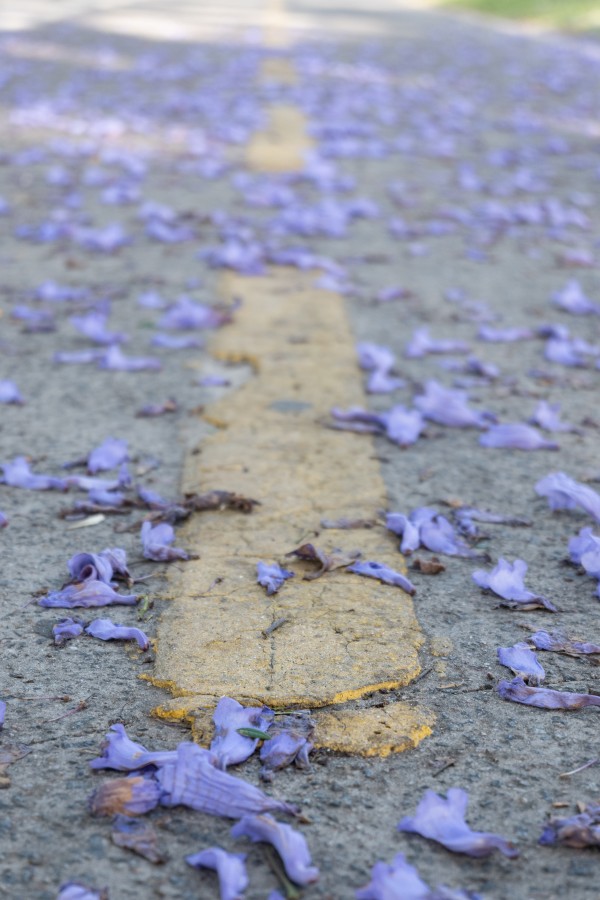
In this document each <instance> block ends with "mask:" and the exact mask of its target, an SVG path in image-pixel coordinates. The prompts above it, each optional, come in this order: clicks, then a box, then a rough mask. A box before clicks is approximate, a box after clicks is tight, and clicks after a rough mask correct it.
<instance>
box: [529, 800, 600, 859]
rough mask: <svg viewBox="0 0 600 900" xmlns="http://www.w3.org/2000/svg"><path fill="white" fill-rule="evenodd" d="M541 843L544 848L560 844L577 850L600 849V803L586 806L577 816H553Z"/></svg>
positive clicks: (545, 828)
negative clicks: (586, 848)
mask: <svg viewBox="0 0 600 900" xmlns="http://www.w3.org/2000/svg"><path fill="white" fill-rule="evenodd" d="M580 809H581V807H580ZM539 843H540V844H542V845H544V846H552V845H554V844H560V845H561V846H563V847H574V848H575V849H577V850H582V849H583V848H585V847H600V803H588V804H586V805H585V806H584V807H583V809H582V810H581V812H580V813H578V815H576V816H568V817H566V818H563V817H558V816H557V817H554V816H553V817H552V818H551V819H550V821H549V822H548V823H547V824H546V825H545V827H544V830H543V832H542V836H541V837H540V840H539Z"/></svg>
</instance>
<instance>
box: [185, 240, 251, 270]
mask: <svg viewBox="0 0 600 900" xmlns="http://www.w3.org/2000/svg"><path fill="white" fill-rule="evenodd" d="M199 256H201V257H202V258H203V259H206V261H207V262H208V265H209V266H212V267H213V268H216V269H234V270H235V271H236V272H241V273H242V274H244V275H262V273H263V272H264V270H265V249H264V247H263V246H262V245H261V244H259V243H258V242H256V241H242V240H239V239H237V238H235V237H231V238H227V239H226V240H224V241H223V242H222V243H221V244H220V245H219V246H218V247H210V248H208V249H207V250H202V251H200V254H199Z"/></svg>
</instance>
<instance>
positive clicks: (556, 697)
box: [498, 677, 600, 709]
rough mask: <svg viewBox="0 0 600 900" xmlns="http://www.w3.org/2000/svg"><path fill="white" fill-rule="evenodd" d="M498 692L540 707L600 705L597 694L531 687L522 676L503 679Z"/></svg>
mask: <svg viewBox="0 0 600 900" xmlns="http://www.w3.org/2000/svg"><path fill="white" fill-rule="evenodd" d="M498 693H499V694H500V696H501V697H502V699H503V700H512V702H513V703H524V704H525V706H537V707H539V708H540V709H583V708H584V707H586V706H600V697H598V696H597V695H596V694H575V693H573V692H571V691H553V690H551V689H550V688H540V687H529V686H528V685H526V684H525V682H524V681H523V679H522V678H519V677H517V678H513V680H512V681H501V682H500V683H499V684H498Z"/></svg>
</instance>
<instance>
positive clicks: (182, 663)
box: [152, 3, 433, 756]
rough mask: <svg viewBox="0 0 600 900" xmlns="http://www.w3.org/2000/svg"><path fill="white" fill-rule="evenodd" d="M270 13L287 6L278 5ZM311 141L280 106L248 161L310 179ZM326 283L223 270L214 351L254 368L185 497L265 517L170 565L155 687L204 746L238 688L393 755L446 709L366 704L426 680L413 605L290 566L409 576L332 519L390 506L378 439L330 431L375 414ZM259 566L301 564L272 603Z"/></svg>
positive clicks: (224, 406) (214, 527)
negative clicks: (348, 419)
mask: <svg viewBox="0 0 600 900" xmlns="http://www.w3.org/2000/svg"><path fill="white" fill-rule="evenodd" d="M272 8H273V9H275V10H276V12H277V15H279V12H281V11H282V8H281V4H279V3H275V4H274V5H273V7H272ZM286 71H287V69H286V63H285V60H281V59H278V60H272V61H271V66H270V68H269V66H267V67H266V69H264V70H263V76H264V77H279V76H281V75H282V74H284V73H285V72H286ZM277 73H279V76H277ZM309 146H310V142H309V140H308V138H307V134H306V121H305V119H304V117H303V115H302V113H301V112H300V110H298V109H295V108H293V107H284V106H274V107H271V108H270V110H269V126H268V128H267V131H266V132H265V133H262V134H257V135H255V136H254V138H253V139H252V141H251V142H250V144H249V146H248V147H247V150H246V162H247V164H248V166H249V167H250V168H252V169H254V170H255V171H264V172H280V171H295V170H297V169H299V168H301V167H302V165H303V163H304V154H305V153H306V150H307V149H308V148H309ZM315 278H316V273H314V272H311V273H299V272H297V271H295V270H292V269H284V268H273V269H271V270H270V271H269V274H268V275H266V276H264V277H260V278H257V277H247V276H240V275H234V274H230V273H229V274H225V275H223V276H222V279H221V285H220V293H221V294H222V295H223V297H224V298H227V299H228V298H230V297H232V296H236V297H241V298H242V301H243V302H242V306H241V308H240V310H239V311H238V313H237V314H236V318H235V322H234V323H233V325H231V326H229V327H227V328H226V329H223V330H221V331H220V332H219V333H218V334H217V335H216V336H215V338H214V341H213V343H212V345H211V351H212V353H213V354H214V355H215V356H217V357H219V358H221V359H225V360H231V361H232V362H236V361H240V360H244V361H251V363H252V369H253V374H252V376H251V377H250V378H249V380H248V381H247V383H246V384H245V385H244V386H243V387H242V388H240V389H238V390H236V391H232V392H231V393H229V394H227V395H226V396H225V398H224V399H223V400H221V401H220V402H219V403H217V404H215V405H214V406H212V407H211V408H210V410H209V411H208V414H207V416H206V418H207V419H208V420H209V421H210V422H211V423H212V424H213V425H214V426H215V431H214V433H213V434H212V435H211V436H209V437H208V438H205V439H204V440H203V441H202V444H201V445H200V447H199V448H198V450H199V453H198V454H196V455H193V454H188V456H187V459H186V464H185V471H184V485H183V489H184V491H186V492H187V491H190V492H193V491H199V490H208V489H210V488H222V489H226V490H229V491H235V492H237V493H240V494H243V495H246V496H249V497H253V498H255V499H257V500H259V501H260V504H261V505H260V506H259V507H257V509H256V510H255V511H254V512H253V513H252V515H250V516H242V515H239V514H234V513H226V514H224V513H210V512H209V513H203V514H202V515H201V516H197V517H196V518H194V519H193V520H191V521H190V522H189V523H188V524H187V525H186V527H185V528H184V529H182V532H181V533H180V539H181V542H182V543H183V544H185V545H186V546H187V547H189V548H190V549H191V550H192V551H193V552H194V553H197V554H198V555H199V558H198V559H196V560H193V561H190V562H188V563H187V564H186V565H185V566H184V567H183V566H182V567H177V568H175V567H173V568H171V569H170V596H171V598H172V603H171V604H170V606H169V608H168V609H167V611H166V613H165V614H164V615H163V617H162V620H161V623H160V626H159V631H158V651H157V657H156V667H155V674H154V677H153V679H152V680H153V682H154V683H155V684H156V685H158V686H161V687H165V688H167V689H169V690H170V691H171V693H172V695H173V700H172V701H170V702H167V703H165V704H163V705H162V706H161V707H159V708H157V709H156V710H155V712H156V713H157V715H160V716H162V717H164V718H168V719H183V720H185V721H187V722H189V723H190V724H191V726H192V732H193V735H194V737H195V739H196V740H199V741H203V742H205V741H207V740H208V739H209V738H210V734H211V713H212V710H213V709H214V706H215V703H216V701H217V700H218V698H219V697H221V696H223V695H228V696H231V697H235V698H236V699H238V700H240V701H241V702H244V703H251V704H262V703H265V704H267V705H268V706H271V707H273V708H289V707H309V708H311V709H314V710H317V712H316V714H315V717H316V719H317V732H316V734H317V736H316V741H317V746H320V747H329V748H331V749H333V750H338V751H341V752H346V753H360V754H363V755H380V756H387V755H388V754H389V753H392V752H399V751H401V750H405V749H408V748H410V747H414V746H416V745H417V744H418V743H419V741H420V740H422V739H423V738H424V737H426V736H427V735H428V734H430V733H431V727H432V725H433V715H432V714H431V713H430V712H428V711H427V710H424V709H421V708H419V707H418V706H415V705H409V704H407V703H400V702H390V703H389V704H388V705H386V706H385V707H384V708H383V709H380V708H375V707H373V708H367V709H357V708H355V707H354V706H353V705H352V703H353V701H355V700H357V699H359V698H361V697H365V696H366V695H368V694H372V693H374V692H375V691H377V690H380V689H388V690H392V689H395V688H399V687H403V686H405V685H407V684H409V683H410V681H411V680H413V679H414V678H415V677H416V676H417V675H418V674H419V672H420V665H419V659H418V649H419V647H420V646H421V644H422V643H423V637H422V634H421V631H420V629H419V625H418V622H417V619H416V617H415V612H414V607H413V603H412V600H411V598H410V597H409V596H408V595H407V594H405V593H404V592H403V591H401V590H400V589H398V588H394V587H389V586H386V585H382V584H379V583H378V582H376V581H374V580H371V579H364V578H360V577H359V576H354V575H349V574H347V573H346V572H344V571H343V570H337V571H334V572H331V573H328V574H326V575H325V576H323V577H322V578H320V579H318V580H308V581H307V580H303V578H302V576H303V574H308V573H309V572H310V567H309V566H307V564H306V563H300V562H296V561H295V562H293V563H291V562H290V561H289V560H288V559H286V557H285V554H286V553H288V552H290V551H291V550H294V549H295V548H296V547H298V546H299V545H300V544H302V543H305V542H307V541H311V542H314V543H315V544H317V545H318V546H319V547H321V548H322V549H324V550H325V551H331V550H333V549H335V548H336V547H341V548H343V549H344V550H353V549H358V550H360V551H361V552H362V554H363V558H364V559H372V560H377V561H378V562H382V563H387V564H388V565H390V566H391V567H392V568H403V567H404V561H403V559H402V557H401V556H400V555H399V554H398V552H397V549H396V546H395V544H396V542H395V541H394V540H393V539H392V538H391V537H390V535H389V533H387V532H386V531H385V530H384V529H383V528H381V527H379V528H373V529H371V530H367V529H365V530H360V531H343V530H342V531H332V530H323V529H321V526H320V521H321V519H322V518H329V519H337V518H340V517H344V516H345V517H350V518H370V517H372V516H373V515H374V514H375V513H376V511H377V510H379V509H382V508H385V506H386V505H387V496H386V490H385V485H384V482H383V479H382V476H381V472H380V467H379V463H378V461H377V459H376V457H375V451H374V446H373V442H372V440H371V438H370V437H369V436H366V435H356V434H348V433H340V432H337V431H333V430H330V429H327V428H325V427H324V424H323V421H324V420H326V419H327V418H328V415H329V410H330V409H331V407H332V406H340V407H349V406H353V405H364V402H365V397H364V394H363V390H362V385H361V378H360V375H359V372H358V369H357V365H356V353H355V349H354V338H353V335H352V333H351V330H350V327H349V324H348V320H347V316H346V311H345V306H344V300H343V297H341V296H340V295H336V294H334V293H330V292H325V291H320V290H318V289H316V288H315V286H314V281H315ZM259 560H264V561H267V562H274V561H277V562H279V563H281V564H283V565H284V566H286V567H288V568H290V567H291V568H293V569H294V570H295V572H296V577H295V578H293V579H291V580H289V581H287V582H286V583H285V584H284V586H283V587H282V589H281V590H280V592H279V593H278V594H275V595H273V596H272V597H269V596H267V594H266V591H265V590H264V588H262V587H260V586H259V585H257V583H256V563H257V562H258V561H259ZM282 619H283V620H285V621H284V624H283V625H281V627H279V628H277V629H276V630H274V631H272V632H271V633H270V634H268V637H265V635H264V632H265V630H266V629H268V627H269V626H270V625H271V624H272V623H274V622H276V621H278V620H282Z"/></svg>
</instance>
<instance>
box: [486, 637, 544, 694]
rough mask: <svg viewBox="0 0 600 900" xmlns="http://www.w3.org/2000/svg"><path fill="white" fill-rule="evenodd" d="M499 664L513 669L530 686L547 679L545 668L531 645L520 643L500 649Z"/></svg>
mask: <svg viewBox="0 0 600 900" xmlns="http://www.w3.org/2000/svg"><path fill="white" fill-rule="evenodd" d="M497 652H498V662H499V663H500V665H501V666H506V667H507V668H509V669H512V671H513V672H514V674H515V675H518V676H519V677H520V678H522V679H523V680H524V681H526V682H527V683H528V684H533V685H536V686H537V685H539V684H540V683H541V682H542V681H543V680H544V678H545V676H546V673H545V672H544V669H543V666H542V665H541V664H540V663H539V661H538V658H537V656H536V655H535V653H534V652H533V650H531V649H530V648H529V645H528V644H526V643H524V642H520V643H518V644H515V645H514V646H513V647H498V651H497Z"/></svg>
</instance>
